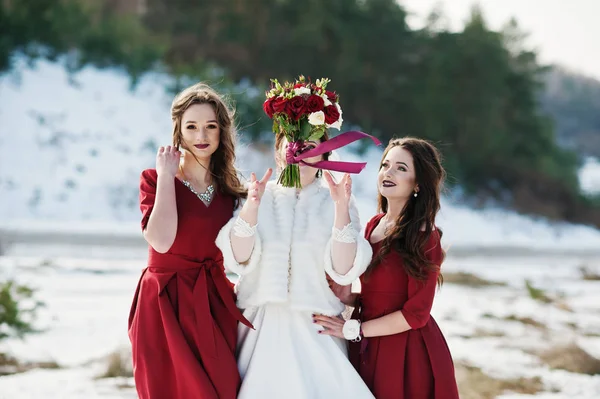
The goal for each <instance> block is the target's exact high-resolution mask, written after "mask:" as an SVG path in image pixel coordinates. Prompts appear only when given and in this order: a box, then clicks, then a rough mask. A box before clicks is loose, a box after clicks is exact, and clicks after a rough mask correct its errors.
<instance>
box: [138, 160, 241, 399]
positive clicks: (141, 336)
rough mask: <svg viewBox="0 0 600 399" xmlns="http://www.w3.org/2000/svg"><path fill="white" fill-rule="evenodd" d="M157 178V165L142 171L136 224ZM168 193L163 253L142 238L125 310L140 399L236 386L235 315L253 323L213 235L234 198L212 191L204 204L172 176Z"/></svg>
mask: <svg viewBox="0 0 600 399" xmlns="http://www.w3.org/2000/svg"><path fill="white" fill-rule="evenodd" d="M156 181H157V175H156V170H154V169H148V170H145V171H143V172H142V176H141V183H140V208H141V210H142V214H143V217H142V229H144V228H145V227H146V224H147V223H148V218H149V217H150V212H152V208H153V206H154V198H155V195H156ZM217 191H218V190H217ZM175 196H176V201H177V223H178V224H177V235H176V237H175V242H174V243H173V245H172V246H171V248H170V249H169V251H168V252H167V253H165V254H161V253H158V252H156V251H155V250H154V249H153V248H152V247H151V246H149V259H148V267H147V268H146V269H144V271H143V272H142V277H141V278H140V282H139V284H138V287H137V290H136V292H135V297H134V299H133V304H132V306H131V312H130V314H129V338H130V340H131V344H132V348H133V373H134V378H135V384H136V389H137V392H138V395H139V397H140V398H142V399H177V398H180V399H183V398H185V399H191V398H194V399H195V398H199V399H200V398H202V399H204V398H210V399H213V398H215V399H216V398H221V399H223V398H227V399H229V398H231V399H233V398H235V397H236V395H237V391H238V389H239V386H240V376H239V373H238V368H237V364H236V359H235V347H236V342H237V323H238V321H242V322H244V324H246V325H248V326H249V327H252V326H251V324H250V323H249V322H248V321H247V320H246V319H245V318H244V317H243V316H242V314H241V313H240V312H239V310H238V309H237V307H236V306H235V294H234V292H233V285H232V284H231V282H229V280H227V278H226V276H225V272H224V269H223V258H222V255H221V252H220V251H219V249H218V248H217V247H216V245H215V239H216V237H217V234H218V232H219V231H220V229H221V228H222V227H223V226H224V225H225V223H226V222H227V221H229V219H230V218H231V217H232V215H233V206H234V200H233V198H231V197H228V196H225V195H222V194H219V193H218V192H216V193H215V197H214V198H213V200H212V202H211V203H210V206H208V207H207V206H206V205H205V204H204V203H203V202H202V201H201V200H200V199H199V198H198V197H197V196H196V195H195V194H194V193H192V192H191V191H190V190H189V189H188V188H187V187H186V186H184V185H183V183H181V182H180V181H179V180H176V182H175Z"/></svg>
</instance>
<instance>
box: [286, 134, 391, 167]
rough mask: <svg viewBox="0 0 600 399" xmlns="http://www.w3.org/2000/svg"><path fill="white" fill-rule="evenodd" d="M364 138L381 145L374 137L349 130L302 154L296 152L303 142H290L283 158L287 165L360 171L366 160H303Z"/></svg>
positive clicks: (365, 164)
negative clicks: (311, 161) (313, 161)
mask: <svg viewBox="0 0 600 399" xmlns="http://www.w3.org/2000/svg"><path fill="white" fill-rule="evenodd" d="M365 138H369V139H371V140H373V142H374V143H375V144H376V145H381V142H380V141H379V140H378V139H377V138H376V137H373V136H371V135H368V134H366V133H363V132H359V131H357V130H351V131H349V132H345V133H342V134H340V135H339V136H336V137H334V138H332V139H330V140H327V141H324V142H322V143H321V144H319V145H318V146H316V147H315V148H313V149H311V150H308V151H306V152H303V153H302V154H297V153H298V151H299V150H301V149H302V146H303V145H304V143H303V142H301V141H296V142H293V143H290V144H288V147H287V152H286V157H285V159H286V162H287V163H288V165H293V164H303V165H308V166H312V167H313V168H318V169H325V170H332V171H336V172H344V173H355V174H357V173H360V172H361V171H362V170H363V169H364V168H365V166H367V163H366V162H342V161H318V162H315V163H309V162H305V161H304V159H306V158H311V157H316V156H318V155H323V154H325V153H326V152H330V151H333V150H337V149H338V148H342V147H344V146H346V145H348V144H351V143H353V142H355V141H357V140H360V139H365Z"/></svg>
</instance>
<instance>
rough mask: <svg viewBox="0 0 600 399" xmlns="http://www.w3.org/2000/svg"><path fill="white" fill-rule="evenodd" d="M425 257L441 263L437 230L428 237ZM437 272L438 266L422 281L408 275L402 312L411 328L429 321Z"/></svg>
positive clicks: (442, 253) (440, 245)
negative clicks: (406, 294)
mask: <svg viewBox="0 0 600 399" xmlns="http://www.w3.org/2000/svg"><path fill="white" fill-rule="evenodd" d="M425 257H426V258H427V259H428V260H429V261H430V262H431V263H433V264H436V265H438V266H441V264H442V261H443V258H444V252H443V251H442V244H441V241H440V234H439V232H438V231H437V230H434V231H433V232H432V233H431V236H430V237H429V241H428V242H427V246H426V248H425ZM439 274H440V272H439V268H438V270H437V271H435V272H429V273H428V276H427V279H426V280H424V281H423V280H417V279H414V278H412V277H410V276H409V277H408V300H407V301H406V303H405V304H404V307H403V308H402V314H403V315H404V318H405V319H406V321H407V322H408V325H410V327H411V328H412V329H417V328H421V327H424V326H425V324H427V322H428V321H429V316H430V312H431V307H432V305H433V298H434V296H435V290H436V288H437V278H438V276H439Z"/></svg>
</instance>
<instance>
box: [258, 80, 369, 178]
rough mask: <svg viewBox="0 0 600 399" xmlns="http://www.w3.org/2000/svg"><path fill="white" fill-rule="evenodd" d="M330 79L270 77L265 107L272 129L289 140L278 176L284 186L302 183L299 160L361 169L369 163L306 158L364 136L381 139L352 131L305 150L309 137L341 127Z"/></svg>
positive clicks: (314, 138)
mask: <svg viewBox="0 0 600 399" xmlns="http://www.w3.org/2000/svg"><path fill="white" fill-rule="evenodd" d="M330 82H331V80H330V79H327V78H323V79H317V80H316V82H315V83H312V82H310V80H309V81H307V80H306V79H305V78H304V76H300V77H299V78H298V79H296V80H295V82H293V83H291V82H285V83H284V84H280V83H279V82H278V81H277V79H272V80H271V83H272V85H271V89H270V90H269V91H267V93H266V96H267V99H266V100H265V102H264V104H263V109H264V111H265V113H266V114H267V116H268V117H269V118H271V119H272V120H273V133H275V134H281V133H282V134H285V137H286V139H287V142H288V147H287V150H286V163H287V166H286V167H285V168H284V170H283V171H282V173H281V175H280V176H279V180H278V183H281V184H282V185H283V186H285V187H298V188H299V187H301V184H300V169H299V164H305V165H309V166H313V167H316V168H320V169H326V170H336V171H339V172H346V173H360V171H361V170H362V169H363V168H364V167H365V165H366V163H351V162H336V161H319V162H315V163H308V162H305V161H304V159H306V158H311V157H314V156H317V155H322V154H324V153H326V152H329V151H332V150H334V149H337V148H340V147H343V146H344V145H347V144H350V143H352V142H354V141H356V140H359V139H361V138H366V137H368V138H371V139H372V140H373V141H375V143H376V144H378V145H379V144H380V143H379V140H377V139H376V138H374V137H372V136H369V135H368V134H366V133H362V132H358V131H351V132H346V133H343V134H341V135H339V136H337V137H335V138H333V139H331V140H328V141H325V142H323V143H321V144H320V145H318V146H317V147H316V148H314V149H311V150H308V151H304V147H305V142H306V141H317V142H318V141H319V140H320V139H321V138H322V137H323V135H324V134H325V131H326V130H327V129H329V128H335V129H338V130H340V129H341V127H342V122H343V119H342V108H341V107H340V104H339V96H338V95H337V94H336V93H335V92H333V91H329V90H327V85H328V84H329V83H330Z"/></svg>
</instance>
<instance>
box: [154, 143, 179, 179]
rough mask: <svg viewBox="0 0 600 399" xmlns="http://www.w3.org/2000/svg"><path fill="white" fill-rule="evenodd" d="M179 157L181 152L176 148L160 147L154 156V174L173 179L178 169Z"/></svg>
mask: <svg viewBox="0 0 600 399" xmlns="http://www.w3.org/2000/svg"><path fill="white" fill-rule="evenodd" d="M180 157H181V152H180V151H179V150H178V149H177V148H176V147H172V146H170V145H168V146H166V147H160V148H159V149H158V153H157V154H156V174H157V175H159V176H161V175H162V176H167V177H173V178H174V177H175V175H176V174H177V170H178V169H179V160H180Z"/></svg>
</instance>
